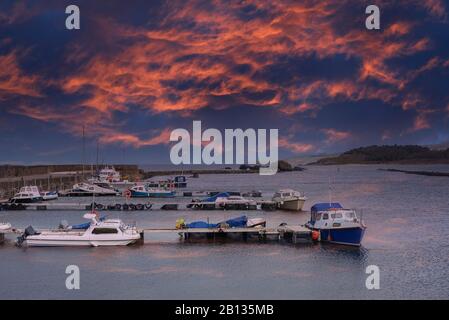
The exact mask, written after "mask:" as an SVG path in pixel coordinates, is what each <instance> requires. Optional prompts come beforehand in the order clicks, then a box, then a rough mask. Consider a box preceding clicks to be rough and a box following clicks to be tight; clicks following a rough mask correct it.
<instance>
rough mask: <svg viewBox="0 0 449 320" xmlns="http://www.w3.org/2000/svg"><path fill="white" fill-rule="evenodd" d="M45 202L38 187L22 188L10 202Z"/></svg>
mask: <svg viewBox="0 0 449 320" xmlns="http://www.w3.org/2000/svg"><path fill="white" fill-rule="evenodd" d="M42 200H43V198H42V195H41V194H40V192H39V188H38V187H36V186H25V187H22V188H20V191H19V192H18V193H16V194H15V195H14V197H12V198H11V199H10V202H14V203H34V202H41V201H42Z"/></svg>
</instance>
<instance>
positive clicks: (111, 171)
mask: <svg viewBox="0 0 449 320" xmlns="http://www.w3.org/2000/svg"><path fill="white" fill-rule="evenodd" d="M89 183H91V184H95V185H98V186H104V184H108V185H109V187H110V188H111V189H115V190H118V191H119V192H123V191H126V190H128V189H130V188H132V187H133V186H135V185H136V184H135V183H134V182H131V181H128V180H122V177H121V175H120V173H119V172H118V171H116V170H115V168H114V167H105V168H103V169H101V170H100V172H99V173H98V176H96V177H93V178H91V179H89Z"/></svg>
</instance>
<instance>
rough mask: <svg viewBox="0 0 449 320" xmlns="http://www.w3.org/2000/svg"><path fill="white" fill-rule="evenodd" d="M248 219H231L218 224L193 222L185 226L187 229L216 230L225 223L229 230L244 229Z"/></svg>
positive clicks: (242, 217) (244, 217)
mask: <svg viewBox="0 0 449 320" xmlns="http://www.w3.org/2000/svg"><path fill="white" fill-rule="evenodd" d="M247 221H248V218H247V217H246V216H241V217H237V218H233V219H229V220H226V221H222V222H220V223H207V222H204V221H194V222H191V223H188V224H186V227H187V228H197V229H198V228H218V227H219V226H220V225H221V224H224V223H226V224H227V225H229V227H230V228H242V227H246V223H247Z"/></svg>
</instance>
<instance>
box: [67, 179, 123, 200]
mask: <svg viewBox="0 0 449 320" xmlns="http://www.w3.org/2000/svg"><path fill="white" fill-rule="evenodd" d="M60 195H63V196H67V197H91V196H97V197H99V196H117V195H120V192H118V191H117V190H114V189H110V188H106V187H100V186H98V185H95V184H90V183H85V182H81V183H77V184H75V185H73V187H72V189H71V190H69V191H68V192H64V193H60Z"/></svg>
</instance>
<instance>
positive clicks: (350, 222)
mask: <svg viewBox="0 0 449 320" xmlns="http://www.w3.org/2000/svg"><path fill="white" fill-rule="evenodd" d="M310 212H311V216H310V221H309V222H308V223H307V224H306V227H308V228H309V229H311V230H313V231H318V232H319V240H320V241H323V242H330V243H337V244H344V245H350V246H360V245H361V243H362V240H363V236H364V234H365V230H366V226H365V225H364V224H363V222H362V221H361V219H359V218H358V217H357V213H356V212H355V210H351V209H344V208H343V207H342V206H341V205H340V204H339V203H337V202H335V203H317V204H315V205H313V206H312V208H311V209H310Z"/></svg>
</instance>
